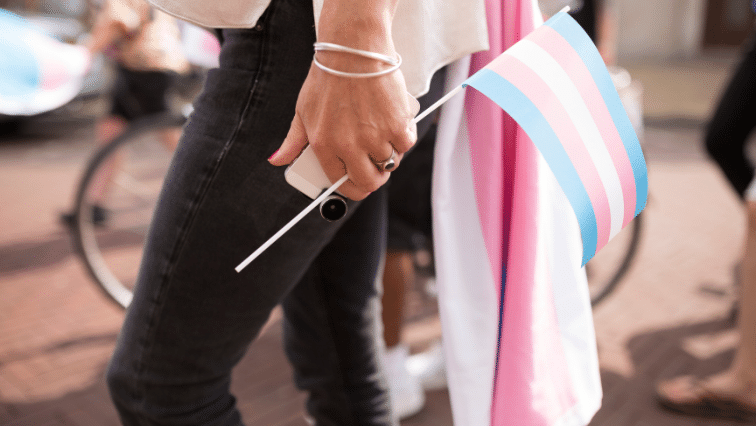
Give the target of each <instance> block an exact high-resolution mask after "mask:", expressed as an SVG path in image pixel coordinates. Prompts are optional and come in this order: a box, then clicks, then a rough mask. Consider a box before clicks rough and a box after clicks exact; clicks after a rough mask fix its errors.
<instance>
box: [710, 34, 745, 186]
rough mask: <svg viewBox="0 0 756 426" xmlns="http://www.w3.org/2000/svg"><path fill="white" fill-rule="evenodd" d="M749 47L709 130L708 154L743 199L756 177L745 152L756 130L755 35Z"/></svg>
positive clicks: (720, 102) (726, 90)
mask: <svg viewBox="0 0 756 426" xmlns="http://www.w3.org/2000/svg"><path fill="white" fill-rule="evenodd" d="M747 47H748V48H747V49H746V50H745V52H744V53H745V54H744V55H743V58H742V59H741V61H740V64H739V65H738V67H737V69H736V71H735V73H734V74H733V76H732V78H731V79H730V82H729V84H728V85H727V87H726V89H725V91H724V93H723V95H722V97H721V99H720V100H719V103H718V104H717V108H716V111H715V113H714V116H713V118H712V119H711V121H710V123H709V125H708V128H707V130H706V149H707V151H708V152H709V155H711V157H712V158H713V159H714V161H716V162H717V164H718V165H719V167H720V168H721V169H722V172H723V173H724V174H725V176H726V177H727V180H728V181H729V182H730V184H731V185H732V187H733V188H734V189H735V191H736V192H737V193H738V195H739V196H740V197H741V198H742V197H743V194H744V193H745V190H746V188H747V187H748V184H750V183H751V180H752V179H753V177H754V173H753V170H754V167H753V164H752V163H751V161H750V160H749V159H748V158H747V156H746V155H745V152H744V149H745V144H746V142H747V140H748V136H749V135H750V134H751V132H752V131H753V129H754V127H756V119H755V118H754V117H756V33H754V35H752V36H751V40H749V45H748V46H747Z"/></svg>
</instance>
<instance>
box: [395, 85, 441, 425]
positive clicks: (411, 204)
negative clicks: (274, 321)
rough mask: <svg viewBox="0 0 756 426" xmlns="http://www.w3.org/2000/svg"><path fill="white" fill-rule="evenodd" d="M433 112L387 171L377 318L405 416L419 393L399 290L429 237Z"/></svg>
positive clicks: (433, 90)
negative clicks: (421, 241)
mask: <svg viewBox="0 0 756 426" xmlns="http://www.w3.org/2000/svg"><path fill="white" fill-rule="evenodd" d="M443 82H444V71H443V70H441V71H438V72H437V73H436V74H435V75H434V76H433V78H432V80H431V84H430V89H429V91H428V93H427V94H426V95H424V96H422V97H420V98H419V99H418V101H419V102H420V110H421V111H424V110H425V109H427V108H428V107H429V106H431V105H432V104H433V103H435V102H436V100H438V99H440V98H441V96H443V86H444V84H443ZM436 117H437V113H434V114H430V115H429V116H428V117H426V118H425V119H423V120H421V121H420V122H419V123H418V126H417V131H418V143H417V144H416V146H415V147H414V148H413V149H412V151H410V152H409V153H408V154H407V156H405V158H404V159H403V161H402V164H401V167H399V168H398V169H397V170H396V171H395V172H393V173H392V176H391V179H390V180H389V183H388V192H389V225H388V235H389V242H388V247H387V251H386V255H385V260H384V269H383V282H382V284H383V299H382V307H383V311H382V320H383V337H384V341H385V344H386V354H385V361H386V372H387V374H388V379H389V385H390V388H391V399H392V405H393V408H394V412H395V414H396V415H397V417H399V418H406V417H409V416H411V415H413V414H416V413H417V412H418V411H420V410H421V409H422V407H423V405H424V404H425V393H424V391H423V389H422V386H421V383H420V381H419V380H418V378H417V377H414V376H413V375H411V374H410V372H409V371H408V370H407V368H406V363H407V360H408V359H409V347H408V346H407V345H406V344H403V343H402V342H401V332H402V324H403V323H404V320H405V318H404V305H405V294H406V292H407V290H408V289H410V288H412V286H413V285H414V284H415V264H414V251H415V249H416V243H415V242H414V241H413V238H414V237H415V236H416V235H418V234H419V235H424V236H426V237H427V238H430V234H431V213H430V192H431V190H430V188H431V173H432V171H433V167H432V166H433V150H434V147H435V132H436V127H435V125H434V121H435V119H436Z"/></svg>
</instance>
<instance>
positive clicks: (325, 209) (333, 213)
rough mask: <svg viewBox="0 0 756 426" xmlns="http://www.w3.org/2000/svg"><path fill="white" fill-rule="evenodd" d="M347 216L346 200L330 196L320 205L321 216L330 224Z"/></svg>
mask: <svg viewBox="0 0 756 426" xmlns="http://www.w3.org/2000/svg"><path fill="white" fill-rule="evenodd" d="M346 214H347V203H346V200H345V199H344V198H342V197H340V196H338V195H330V196H329V197H328V198H326V199H325V200H323V202H322V203H320V215H321V216H323V219H325V220H327V221H329V222H335V221H337V220H339V219H341V218H342V217H344V216H345V215H346Z"/></svg>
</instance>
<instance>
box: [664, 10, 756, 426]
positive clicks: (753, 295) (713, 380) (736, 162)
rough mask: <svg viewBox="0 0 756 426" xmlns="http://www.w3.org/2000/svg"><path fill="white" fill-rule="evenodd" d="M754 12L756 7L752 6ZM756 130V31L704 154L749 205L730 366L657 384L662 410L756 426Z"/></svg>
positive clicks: (709, 133) (713, 122) (722, 101)
mask: <svg viewBox="0 0 756 426" xmlns="http://www.w3.org/2000/svg"><path fill="white" fill-rule="evenodd" d="M753 7H755V8H756V4H754V5H753ZM754 127H756V30H754V31H753V32H752V34H751V36H750V39H749V41H748V42H747V44H746V48H745V50H744V51H743V54H742V56H741V59H740V63H739V65H738V66H737V68H736V69H735V72H734V73H733V74H732V77H731V79H730V81H729V83H728V85H727V87H726V88H725V90H724V93H723V94H722V97H721V99H720V100H719V103H718V104H717V107H716V111H715V113H714V115H713V118H712V119H711V121H710V123H709V125H708V128H707V131H706V139H705V143H706V150H707V151H708V153H709V155H710V156H711V158H713V159H714V161H715V162H716V163H717V165H719V167H720V169H721V171H722V172H723V173H724V175H725V177H726V178H727V181H728V182H729V183H730V184H731V186H732V188H733V189H734V190H735V192H736V193H737V195H738V197H740V199H741V200H742V201H743V202H744V204H745V211H746V217H747V221H746V238H745V250H744V253H743V257H742V261H741V263H740V268H739V280H738V281H739V283H740V295H739V309H738V315H737V322H738V326H737V330H738V334H739V335H740V341H739V343H738V345H737V347H736V350H735V358H734V360H733V362H732V364H731V365H730V367H729V368H728V369H727V370H725V371H723V372H721V373H719V374H716V375H713V376H710V377H706V378H696V377H694V376H682V377H677V378H674V379H672V380H668V381H663V382H661V383H659V385H658V391H657V392H658V398H659V402H660V403H661V405H662V406H663V407H665V408H668V409H670V410H672V411H674V412H678V413H682V414H688V415H693V416H700V417H716V418H722V419H729V420H739V421H746V422H749V423H750V424H756V309H754V306H756V181H754V165H753V163H752V161H751V159H749V158H748V155H747V154H746V152H747V150H746V145H747V142H748V138H749V136H750V135H751V134H752V133H753V129H754Z"/></svg>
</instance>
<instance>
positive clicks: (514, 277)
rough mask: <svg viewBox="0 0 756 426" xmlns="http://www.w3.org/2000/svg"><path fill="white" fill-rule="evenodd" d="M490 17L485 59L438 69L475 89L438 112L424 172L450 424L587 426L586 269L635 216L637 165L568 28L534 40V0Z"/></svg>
mask: <svg viewBox="0 0 756 426" xmlns="http://www.w3.org/2000/svg"><path fill="white" fill-rule="evenodd" d="M486 6H487V19H488V22H487V23H488V28H489V42H490V45H491V50H489V51H487V52H480V53H477V54H475V55H473V56H472V57H471V58H469V59H468V61H467V62H461V61H460V62H458V63H455V64H453V66H452V67H451V69H450V70H449V71H448V72H447V76H448V77H447V79H448V81H447V87H458V86H459V85H464V86H469V87H472V88H474V89H475V90H469V89H468V90H466V92H465V97H464V98H461V97H457V98H452V99H451V100H450V101H449V102H447V103H446V104H445V105H444V108H443V110H442V111H441V118H440V120H439V133H438V137H437V146H436V153H435V155H436V156H435V164H434V178H433V209H434V248H435V255H436V268H437V271H436V272H437V284H438V291H439V312H440V316H441V324H442V332H443V346H444V353H445V356H446V362H447V371H448V384H449V392H450V398H451V403H452V413H453V417H454V423H455V424H457V425H465V426H488V425H497V426H498V425H506V426H509V425H512V426H515V425H516V426H541V425H543V426H557V425H559V426H562V425H565V426H566V425H586V424H588V423H589V422H590V419H591V418H592V417H593V415H594V414H595V412H596V411H597V410H598V409H599V407H600V404H601V396H602V391H601V381H600V375H599V368H598V355H597V352H596V341H595V333H594V328H593V317H592V312H591V305H590V296H589V293H588V286H587V281H586V276H585V270H584V268H583V267H582V266H583V265H584V263H585V262H587V261H588V259H590V258H591V257H592V256H593V254H594V253H595V252H596V251H597V250H599V249H600V248H601V247H603V246H604V245H605V244H606V242H607V241H609V239H611V237H612V236H613V235H615V234H616V233H617V232H619V230H620V229H622V227H624V226H625V225H627V223H628V222H629V221H630V220H631V219H632V218H633V217H635V216H636V215H637V214H638V213H639V212H640V210H641V209H642V208H643V206H644V205H645V200H646V194H647V180H646V179H647V178H646V168H645V162H644V160H643V157H642V152H641V151H640V146H639V144H638V140H637V137H636V136H635V133H634V131H633V130H632V126H631V125H630V122H629V120H628V119H627V116H626V114H625V112H624V109H623V108H622V106H621V104H620V103H619V102H620V101H619V97H618V95H617V93H616V90H615V89H614V86H613V85H611V84H612V83H611V80H610V78H609V75H608V72H607V70H606V68H605V66H604V64H603V61H601V58H600V56H599V55H598V52H597V51H596V49H595V46H593V44H592V43H591V42H590V39H589V38H588V37H587V35H585V33H584V32H583V31H582V29H581V28H580V27H579V25H578V24H577V23H576V22H575V21H574V20H573V19H572V18H571V17H570V16H568V15H567V14H565V13H560V14H558V15H556V16H554V17H552V19H550V20H549V21H548V22H547V23H545V24H544V25H540V26H539V27H538V28H537V29H535V26H536V24H538V23H540V22H539V21H540V18H539V17H540V13H539V11H538V7H537V2H536V1H535V0H507V1H504V2H498V1H494V0H489V1H487V4H486ZM568 48H569V49H568ZM468 76H470V77H468ZM610 85H611V86H610ZM486 98H490V99H491V100H493V101H494V102H495V103H494V102H491V100H489V99H486ZM505 111H506V113H505Z"/></svg>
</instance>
